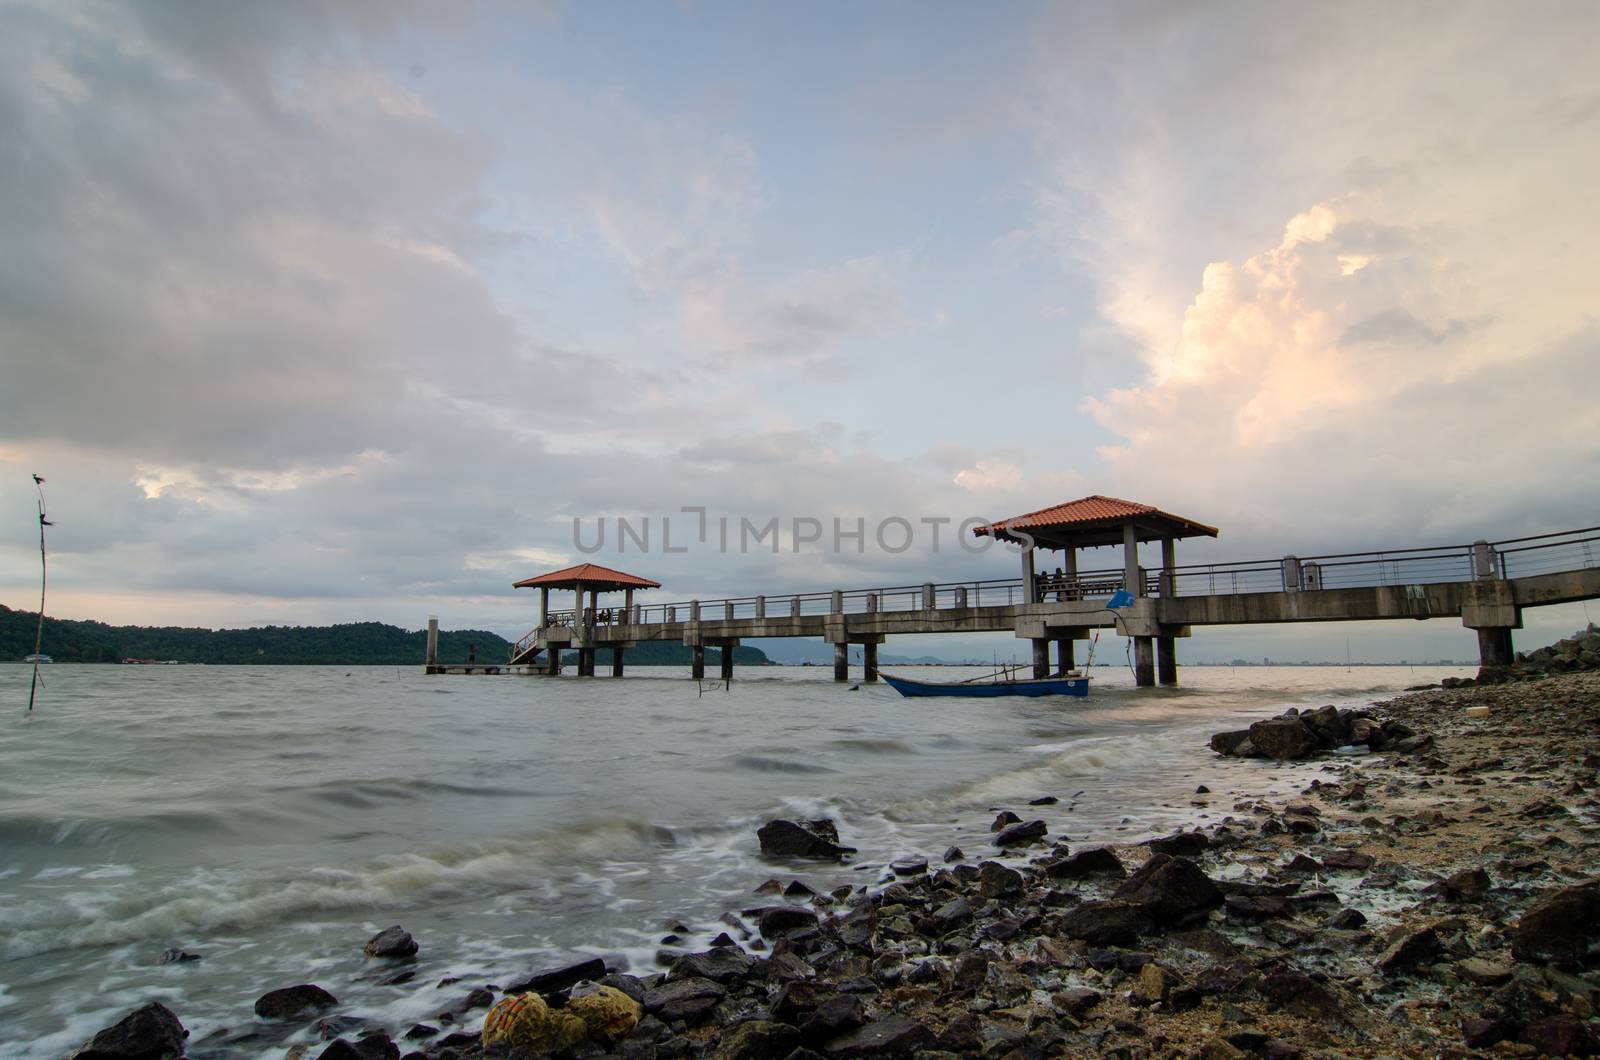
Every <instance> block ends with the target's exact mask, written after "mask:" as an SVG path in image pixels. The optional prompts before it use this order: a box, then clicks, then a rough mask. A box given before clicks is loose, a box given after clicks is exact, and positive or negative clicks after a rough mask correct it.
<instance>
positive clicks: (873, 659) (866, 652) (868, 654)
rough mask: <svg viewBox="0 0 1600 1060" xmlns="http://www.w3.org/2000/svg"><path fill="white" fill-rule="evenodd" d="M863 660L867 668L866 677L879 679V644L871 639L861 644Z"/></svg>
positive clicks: (874, 679) (871, 679)
mask: <svg viewBox="0 0 1600 1060" xmlns="http://www.w3.org/2000/svg"><path fill="white" fill-rule="evenodd" d="M861 661H862V663H863V665H864V666H865V669H866V675H867V676H866V679H867V680H868V681H876V680H877V679H878V646H877V645H876V644H874V643H872V642H871V641H870V640H869V641H867V643H865V644H863V645H862V646H861Z"/></svg>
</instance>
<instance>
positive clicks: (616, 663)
mask: <svg viewBox="0 0 1600 1060" xmlns="http://www.w3.org/2000/svg"><path fill="white" fill-rule="evenodd" d="M611 676H612V677H621V676H622V649H621V648H612V649H611Z"/></svg>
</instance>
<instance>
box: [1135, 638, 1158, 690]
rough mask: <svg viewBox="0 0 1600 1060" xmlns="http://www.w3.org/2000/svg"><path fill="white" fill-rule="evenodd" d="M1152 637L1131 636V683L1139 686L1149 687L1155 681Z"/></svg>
mask: <svg viewBox="0 0 1600 1060" xmlns="http://www.w3.org/2000/svg"><path fill="white" fill-rule="evenodd" d="M1154 639H1155V638H1154V637H1134V638H1133V683H1134V684H1136V685H1138V686H1139V687H1140V688H1150V687H1151V686H1153V685H1154V684H1155V683H1156V659H1155V650H1154V649H1155V646H1154V645H1153V644H1152V643H1151V641H1153V640H1154Z"/></svg>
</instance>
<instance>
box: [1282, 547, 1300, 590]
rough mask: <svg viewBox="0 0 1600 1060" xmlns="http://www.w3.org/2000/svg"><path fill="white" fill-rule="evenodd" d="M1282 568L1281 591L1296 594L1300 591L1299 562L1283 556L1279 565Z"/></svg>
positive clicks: (1295, 558) (1291, 557)
mask: <svg viewBox="0 0 1600 1060" xmlns="http://www.w3.org/2000/svg"><path fill="white" fill-rule="evenodd" d="M1280 566H1281V567H1282V568H1283V591H1284V592H1286V593H1297V592H1299V591H1300V560H1299V558H1298V557H1296V556H1285V557H1283V561H1282V563H1281V564H1280Z"/></svg>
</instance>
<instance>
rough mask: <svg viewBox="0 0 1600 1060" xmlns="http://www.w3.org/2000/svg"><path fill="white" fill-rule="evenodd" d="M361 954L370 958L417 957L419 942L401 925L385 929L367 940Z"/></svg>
mask: <svg viewBox="0 0 1600 1060" xmlns="http://www.w3.org/2000/svg"><path fill="white" fill-rule="evenodd" d="M361 952H362V953H365V954H366V955H367V956H368V957H395V958H400V959H404V958H407V957H415V956H416V955H417V940H416V939H414V938H412V937H411V933H410V932H409V931H407V930H405V929H404V928H402V927H401V926H400V925H399V924H396V925H395V926H394V927H387V928H384V929H383V930H382V931H380V932H378V933H377V934H376V935H374V936H372V937H371V938H370V939H368V940H367V944H366V945H365V946H363V947H362V948H361Z"/></svg>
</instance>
